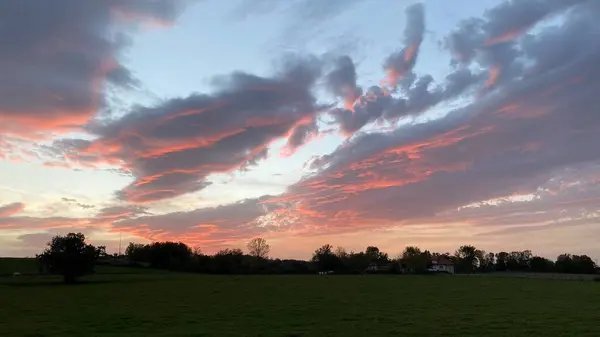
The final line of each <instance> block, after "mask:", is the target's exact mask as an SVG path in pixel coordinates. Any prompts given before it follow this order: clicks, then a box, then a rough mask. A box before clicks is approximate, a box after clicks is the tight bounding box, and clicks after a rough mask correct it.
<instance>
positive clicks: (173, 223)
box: [113, 198, 275, 245]
mask: <svg viewBox="0 0 600 337" xmlns="http://www.w3.org/2000/svg"><path fill="white" fill-rule="evenodd" d="M263 199H264V198H262V199H244V200H242V201H239V202H236V203H232V204H227V205H221V206H216V207H208V208H200V209H197V210H193V211H187V212H173V213H166V214H161V215H148V216H141V217H136V218H132V219H125V220H121V221H116V222H114V223H113V228H114V230H118V231H124V232H128V233H130V234H132V235H136V236H140V237H144V238H148V239H151V240H155V241H160V240H182V241H185V242H188V243H190V244H192V243H200V242H201V243H203V244H208V245H210V244H213V245H215V244H223V243H225V242H227V241H231V240H238V239H246V238H250V237H252V236H254V235H258V234H261V233H265V232H267V231H268V228H267V227H265V226H261V225H260V224H259V223H257V222H256V219H258V218H260V217H261V216H264V215H266V214H268V212H269V211H270V210H272V209H275V207H273V206H269V208H267V206H265V205H263V204H262V203H261V201H262V200H263ZM167 224H168V225H167Z"/></svg>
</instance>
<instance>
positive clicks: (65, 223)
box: [0, 203, 151, 230]
mask: <svg viewBox="0 0 600 337" xmlns="http://www.w3.org/2000/svg"><path fill="white" fill-rule="evenodd" d="M24 208H25V205H24V204H22V203H13V204H9V205H5V206H2V207H0V229H21V230H33V229H36V230H39V229H43V230H52V229H60V228H88V229H91V228H105V229H109V228H110V225H111V224H112V223H113V222H115V221H120V220H125V219H130V218H134V217H139V216H142V215H148V214H151V213H149V211H148V210H147V208H145V207H142V206H136V205H113V206H108V207H104V208H101V209H99V210H98V211H97V212H96V213H95V214H94V215H93V216H91V217H80V218H76V217H68V216H52V217H36V216H23V215H18V214H19V213H20V212H21V211H22V210H23V209H24Z"/></svg>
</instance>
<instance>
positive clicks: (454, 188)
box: [273, 3, 600, 231]
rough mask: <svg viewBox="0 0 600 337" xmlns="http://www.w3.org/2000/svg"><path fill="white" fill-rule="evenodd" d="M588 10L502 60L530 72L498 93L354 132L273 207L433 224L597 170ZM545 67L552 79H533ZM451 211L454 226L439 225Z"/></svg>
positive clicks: (348, 219) (332, 222)
mask: <svg viewBox="0 0 600 337" xmlns="http://www.w3.org/2000/svg"><path fill="white" fill-rule="evenodd" d="M581 6H585V7H576V8H575V9H574V10H573V11H570V12H568V13H565V14H564V15H565V17H564V19H565V20H564V22H563V23H560V24H557V25H556V26H553V27H550V28H547V29H544V30H542V31H541V32H539V33H537V34H536V35H530V36H528V37H526V38H524V39H522V40H520V41H517V42H514V50H515V51H516V52H517V54H516V55H515V57H514V58H512V59H511V62H512V63H506V64H507V65H508V66H510V67H513V69H517V68H519V67H520V68H523V69H524V72H523V73H509V74H510V75H511V77H505V78H504V80H503V82H501V83H498V85H497V86H496V87H495V89H494V90H493V91H491V92H489V93H488V94H487V95H484V96H482V97H480V98H479V99H477V100H475V101H473V102H472V103H470V104H468V105H467V106H465V107H463V108H460V109H456V110H454V111H452V112H450V113H449V114H448V115H446V116H445V117H444V118H441V119H437V120H432V121H428V122H424V123H421V124H408V125H405V126H402V127H400V128H398V129H396V130H394V131H392V132H386V133H371V134H362V135H358V136H356V137H355V138H353V139H351V140H350V141H347V142H346V143H344V144H342V145H341V146H340V147H339V148H338V149H337V150H336V151H335V152H333V153H332V154H329V155H325V156H323V157H321V158H318V159H317V160H315V161H314V162H313V167H314V168H316V169H318V173H317V174H315V175H313V176H310V177H308V178H305V179H303V180H302V181H300V182H299V183H297V184H295V185H292V186H291V187H290V188H289V190H288V193H287V194H286V195H283V196H281V197H279V198H275V199H273V200H274V201H276V202H281V201H286V202H288V203H290V204H291V205H293V206H292V207H291V208H290V210H289V211H290V214H291V215H292V216H294V217H296V218H297V223H299V224H303V225H302V226H308V227H309V228H310V227H311V226H312V228H314V226H319V228H320V230H321V231H325V230H327V229H331V230H342V231H349V230H351V229H349V226H352V228H353V229H352V230H356V229H355V228H360V227H363V226H373V227H377V226H380V227H385V226H393V225H394V224H396V225H397V224H406V223H419V222H431V221H436V217H437V219H442V221H451V220H452V219H454V220H466V219H465V218H462V217H460V216H459V215H458V214H454V213H452V212H451V211H452V210H456V209H457V208H459V207H461V206H464V205H468V204H472V203H476V202H480V201H485V200H489V199H494V198H503V197H507V196H512V195H515V194H527V193H535V192H536V191H537V190H538V188H540V187H542V186H544V185H545V184H548V182H551V181H552V179H554V178H556V177H557V176H560V174H561V172H562V171H563V170H565V169H568V168H573V169H580V170H585V169H586V168H587V167H589V165H597V164H598V158H600V150H599V148H598V147H597V146H596V144H598V143H599V142H600V134H599V133H598V132H597V130H598V128H599V127H600V115H598V114H597V113H596V110H597V109H596V107H597V103H598V100H597V94H596V93H597V92H598V91H599V90H600V81H599V80H598V79H599V78H600V77H599V75H600V67H598V65H597V62H596V60H597V59H598V57H599V56H600V44H599V43H598V41H599V40H598V39H597V36H598V34H599V33H600V31H599V29H598V27H597V25H595V23H594V20H595V19H594V15H592V14H593V13H596V14H598V13H600V10H599V9H600V7H599V6H596V5H594V4H592V3H586V4H583V5H581ZM590 12H592V13H590ZM567 41H568V42H569V47H570V48H567V49H565V48H564V44H563V43H562V42H567ZM567 55H568V56H567ZM525 58H526V59H527V63H525V62H523V59H525ZM539 68H542V69H544V71H543V72H541V71H529V70H530V69H539ZM457 74H458V75H457ZM457 74H453V75H451V80H449V81H448V82H449V83H452V81H453V80H452V77H453V76H456V77H455V79H457V80H455V82H454V83H460V82H462V81H463V80H462V79H461V75H460V73H457ZM469 77H470V76H467V77H466V78H469ZM421 78H425V77H424V76H423V77H421ZM425 81H427V80H425ZM469 81H470V80H468V81H466V82H469ZM417 82H418V81H417ZM457 86H458V88H460V87H461V85H457ZM418 87H419V85H418V84H417V85H416V86H415V88H418ZM451 87H452V86H447V87H446V88H451ZM455 90H457V91H461V90H459V89H455ZM450 92H454V90H450ZM447 95H448V96H450V94H447ZM447 95H446V94H442V95H440V96H441V97H448V96H447ZM418 96H419V95H416V96H415V97H418ZM570 178H571V179H574V181H577V179H578V177H573V176H571V177H570ZM598 192H600V191H598V190H597V189H595V190H593V191H589V193H591V194H592V195H591V196H588V197H587V198H579V199H581V200H579V201H577V200H573V205H574V206H573V207H574V208H573V209H571V211H570V212H571V213H573V212H575V209H585V211H586V212H587V213H593V212H595V211H597V210H598V207H597V204H594V203H593V202H589V201H586V200H590V198H595V197H600V194H598ZM542 198H545V199H543V200H547V199H548V198H549V197H548V196H543V197H542ZM593 200H596V199H593ZM523 205H528V204H526V203H523ZM532 205H533V206H535V203H533V204H532ZM543 205H545V206H544V209H545V210H549V209H551V208H552V207H554V206H553V204H552V203H551V202H549V201H544V203H543ZM523 207H525V206H523ZM534 208H535V207H534ZM446 212H450V214H454V215H453V216H454V218H448V217H441V214H446ZM551 213H552V212H551ZM463 214H464V213H463ZM552 214H553V215H556V214H555V213H552ZM474 216H475V215H474ZM574 217H575V218H576V215H575V214H571V217H570V218H574ZM432 219H433V220H432ZM506 219H507V221H508V222H512V223H514V221H515V219H512V220H509V219H508V217H507V218H506ZM521 220H522V221H525V219H524V218H523V219H521ZM529 221H534V222H535V221H537V220H534V217H529ZM496 222H498V221H497V220H496ZM311 224H314V225H311Z"/></svg>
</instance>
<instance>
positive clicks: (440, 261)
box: [431, 255, 454, 265]
mask: <svg viewBox="0 0 600 337" xmlns="http://www.w3.org/2000/svg"><path fill="white" fill-rule="evenodd" d="M431 261H432V262H435V263H436V264H439V265H454V262H452V261H451V260H450V259H449V258H447V257H445V256H444V255H440V256H436V257H434V258H432V259H431Z"/></svg>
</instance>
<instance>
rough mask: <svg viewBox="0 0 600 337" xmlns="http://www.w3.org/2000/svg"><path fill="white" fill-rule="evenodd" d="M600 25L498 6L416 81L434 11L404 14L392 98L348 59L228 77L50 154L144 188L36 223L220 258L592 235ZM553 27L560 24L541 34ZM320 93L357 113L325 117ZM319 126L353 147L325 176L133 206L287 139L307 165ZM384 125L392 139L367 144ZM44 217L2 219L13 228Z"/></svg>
mask: <svg viewBox="0 0 600 337" xmlns="http://www.w3.org/2000/svg"><path fill="white" fill-rule="evenodd" d="M521 10H522V12H521ZM598 14H600V6H598V5H597V2H595V1H575V0H573V1H564V2H561V1H558V0H540V1H536V2H535V3H533V2H530V3H527V2H516V1H514V2H507V3H501V4H500V5H498V6H497V7H495V8H494V9H491V10H489V11H488V12H486V14H485V15H484V17H483V18H472V19H468V20H465V21H462V22H461V23H460V24H459V26H458V28H457V29H456V30H454V31H452V32H451V33H450V35H449V36H448V37H447V38H446V39H445V48H446V50H447V51H448V52H450V54H451V56H450V57H451V58H454V61H453V62H452V63H451V67H452V69H451V72H450V73H449V74H448V75H447V76H446V77H445V78H444V79H442V81H440V82H436V80H435V79H434V78H433V77H432V76H431V75H429V74H417V73H415V71H414V64H415V62H416V61H417V57H418V51H419V46H420V43H421V40H422V36H423V32H424V29H425V26H424V24H425V16H424V10H423V7H422V6H421V5H415V6H411V7H409V8H408V9H407V12H406V16H407V23H408V24H407V27H406V28H405V31H404V41H403V44H404V45H403V46H402V49H400V50H399V51H398V52H397V53H394V54H392V55H391V56H390V57H389V58H387V59H386V60H385V62H384V67H385V68H386V69H387V70H388V75H390V74H389V71H391V72H392V74H391V75H393V76H392V77H391V79H390V77H388V80H390V81H388V82H387V83H383V84H382V85H380V86H371V87H368V88H367V87H365V89H364V90H363V88H362V87H361V86H360V85H359V84H358V82H359V81H358V79H357V77H356V69H355V64H354V61H353V60H352V59H351V58H349V57H340V58H339V59H337V60H335V61H334V62H333V64H325V62H324V61H323V60H320V59H315V58H305V59H293V60H289V62H287V63H286V64H285V66H283V67H282V69H280V70H279V71H277V72H276V73H275V75H274V76H272V77H259V76H255V75H250V74H247V73H242V72H238V73H234V74H231V75H229V76H224V77H221V78H217V79H216V80H215V81H214V82H213V85H214V88H215V89H214V91H213V92H212V93H211V94H206V95H202V94H192V95H190V96H187V97H181V98H173V99H169V100H165V101H163V102H161V103H159V104H157V105H155V106H145V107H143V106H137V107H135V108H134V109H133V110H132V111H131V112H130V113H129V114H127V115H125V116H123V117H121V118H119V119H111V120H103V121H96V122H94V123H90V124H88V125H87V126H86V130H87V131H88V132H89V133H91V134H92V135H94V136H97V139H95V140H82V139H67V140H59V141H55V142H54V143H53V144H52V146H47V147H46V148H44V151H45V154H46V155H49V156H54V157H55V158H56V160H57V162H58V163H60V162H61V160H65V159H66V161H67V163H68V162H77V163H79V164H82V165H90V166H91V167H93V166H95V165H99V164H100V163H107V164H111V165H115V166H118V167H120V169H121V170H122V171H123V172H129V173H130V174H131V175H132V176H133V178H134V179H133V182H132V183H131V184H130V185H129V186H127V187H125V188H124V189H123V190H121V191H119V192H118V194H117V195H118V196H119V198H120V199H122V201H125V202H126V203H124V204H119V205H117V206H111V207H106V208H104V209H101V210H99V211H98V213H97V214H96V216H95V217H92V218H90V219H70V220H69V219H64V218H51V219H44V220H43V221H40V222H39V224H38V225H37V226H39V228H48V227H49V226H59V223H61V222H63V223H69V225H70V226H85V225H102V226H108V225H111V226H112V227H111V228H112V230H116V231H124V232H127V233H131V234H134V235H137V236H141V237H145V238H149V239H152V240H165V239H171V240H172V239H178V240H183V241H186V242H208V243H210V244H214V245H219V244H224V243H227V242H229V241H231V240H238V239H246V238H249V237H252V236H254V235H258V234H260V235H263V234H268V233H270V232H272V231H275V232H283V231H291V232H293V233H295V234H304V235H317V234H318V235H321V234H323V233H340V232H356V231H361V230H367V229H373V228H389V227H394V226H398V225H409V224H412V225H414V224H429V225H430V224H433V223H435V224H438V225H439V224H444V223H456V222H460V223H464V224H467V225H473V226H480V227H489V230H490V232H494V231H498V230H505V231H511V230H512V231H518V229H517V228H523V227H521V226H522V225H524V226H526V227H529V229H533V228H548V227H547V226H555V227H561V226H569V225H579V224H581V223H586V221H589V220H590V219H595V217H597V213H598V211H600V210H599V209H598V206H597V205H598V204H597V201H598V200H600V188H598V186H600V185H598V182H599V181H600V180H597V179H598V176H597V173H595V172H597V168H598V165H600V160H599V158H600V148H599V147H598V146H597V144H599V143H600V133H598V132H597V131H598V129H599V127H600V115H598V114H597V113H596V112H597V106H598V98H597V92H599V91H600V67H599V66H598V65H597V59H598V57H599V56H600V43H599V42H598V41H600V40H599V39H598V36H599V35H600V30H599V28H598V25H597V24H596V20H597V15H598ZM550 15H557V16H558V17H560V20H558V21H557V22H555V23H553V25H550V26H547V27H540V29H539V30H537V31H529V30H528V29H529V28H531V27H533V26H534V25H535V24H536V23H539V22H541V21H542V20H544V19H545V18H547V17H549V16H550ZM515 32H516V33H515ZM509 37H510V38H509ZM517 37H519V38H517ZM321 80H323V81H321ZM320 83H323V84H324V88H325V89H327V90H328V91H329V92H330V93H331V94H332V95H333V96H335V97H336V99H339V100H340V101H343V105H342V106H340V107H336V108H331V107H332V104H322V103H321V102H319V101H318V100H317V99H316V97H315V94H314V91H315V90H314V89H315V88H316V87H317V85H318V84H320ZM387 85H390V86H391V88H388V87H387ZM481 88H485V90H483V91H481V92H480V93H479V95H475V96H470V95H468V94H471V93H472V92H473V91H474V90H476V89H481ZM459 97H460V98H465V100H463V104H464V106H462V107H461V108H457V109H453V110H452V111H450V112H449V113H448V114H447V115H445V116H444V117H442V118H438V119H432V120H424V121H418V122H413V123H404V124H403V125H402V126H400V127H396V126H395V125H396V123H395V122H397V121H398V120H399V119H401V118H407V117H415V116H419V115H421V114H424V113H426V112H429V111H430V109H431V108H432V107H434V106H440V107H443V104H445V103H448V102H449V101H451V100H454V99H455V98H459ZM467 98H468V100H467ZM321 112H327V113H329V114H330V115H331V116H332V117H333V119H334V123H335V124H337V125H338V126H339V128H340V130H341V131H342V132H343V133H345V134H346V135H347V136H348V139H347V140H346V141H345V142H344V143H343V144H342V145H340V146H339V147H338V148H337V149H336V150H335V151H334V152H333V153H331V154H327V155H324V156H321V157H319V158H317V159H315V160H314V161H312V164H311V166H312V167H311V168H312V169H313V171H314V173H312V174H311V175H309V176H307V177H304V178H303V179H302V180H300V181H299V182H298V183H296V184H293V185H291V186H290V187H289V188H288V190H287V192H286V193H284V194H283V195H280V196H264V197H262V198H258V199H246V200H243V201H240V202H238V203H233V204H228V205H221V206H217V207H211V208H201V209H197V210H193V211H186V212H173V213H166V214H151V213H150V211H149V209H147V208H144V207H141V206H136V205H132V204H137V203H144V202H151V201H157V200H163V199H168V198H173V197H176V196H180V195H183V194H185V193H191V192H195V191H199V190H202V189H203V188H205V187H206V186H208V185H210V184H211V181H210V180H209V178H208V177H209V175H210V174H213V173H222V172H229V171H232V170H239V169H242V170H243V169H247V168H248V167H250V166H251V165H254V164H256V163H257V162H258V161H260V160H261V159H263V158H265V157H266V156H267V155H269V153H268V150H269V145H270V144H271V143H272V142H274V141H275V140H278V139H281V138H286V139H287V148H288V149H289V150H290V151H293V150H294V149H295V148H297V147H298V146H301V145H302V144H304V143H305V142H307V141H308V140H309V139H311V137H313V136H315V135H316V134H318V132H319V130H318V128H319V125H318V123H317V121H318V117H319V114H320V113H321ZM373 122H386V123H388V124H391V125H392V128H393V130H392V131H383V130H378V131H374V132H370V133H365V132H361V130H364V127H365V126H367V125H368V124H369V123H373ZM63 163H64V162H63ZM524 196H528V198H529V199H527V200H519V198H525V197H524ZM5 207H6V206H5ZM34 220H36V219H33V218H27V217H15V216H11V217H4V218H2V217H0V226H2V225H4V226H5V227H6V226H8V227H10V226H26V224H30V223H31V222H32V221H34ZM38 220H39V219H38ZM520 230H522V229H520Z"/></svg>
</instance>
